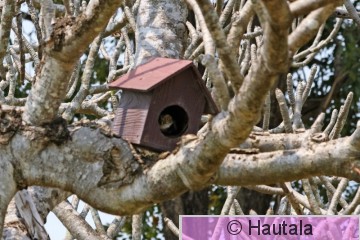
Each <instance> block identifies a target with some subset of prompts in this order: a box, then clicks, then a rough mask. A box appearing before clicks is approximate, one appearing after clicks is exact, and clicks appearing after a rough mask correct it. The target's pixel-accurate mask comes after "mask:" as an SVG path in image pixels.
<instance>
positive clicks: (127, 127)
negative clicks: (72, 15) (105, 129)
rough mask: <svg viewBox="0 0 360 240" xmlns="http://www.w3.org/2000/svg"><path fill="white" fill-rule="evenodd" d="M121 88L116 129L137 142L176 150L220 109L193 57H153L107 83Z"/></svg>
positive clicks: (157, 147)
mask: <svg viewBox="0 0 360 240" xmlns="http://www.w3.org/2000/svg"><path fill="white" fill-rule="evenodd" d="M109 87H110V88H113V89H114V88H115V89H121V90H122V94H121V99H120V103H119V106H118V108H117V109H116V111H115V119H114V123H113V129H112V130H113V133H114V134H115V135H117V136H120V137H122V138H123V139H126V140H128V141H130V142H131V143H133V144H138V145H141V146H145V147H149V148H152V149H155V150H161V151H163V150H172V149H173V148H174V147H175V146H176V143H177V142H178V141H179V140H180V137H181V135H183V134H195V133H196V132H197V131H198V130H199V128H200V124H201V115H202V114H216V113H217V112H218V109H217V107H216V105H215V103H214V101H213V99H212V97H211V95H210V93H209V91H208V90H207V88H206V86H205V84H204V82H203V81H202V79H201V76H200V74H199V72H198V70H197V68H196V67H195V66H194V65H193V63H192V62H191V61H188V60H179V59H169V58H153V59H151V60H150V61H149V62H147V63H145V64H143V65H140V66H138V67H137V68H135V69H133V70H131V71H130V72H129V73H128V74H126V75H123V76H121V77H120V78H119V79H116V80H115V81H113V82H111V83H110V84H109Z"/></svg>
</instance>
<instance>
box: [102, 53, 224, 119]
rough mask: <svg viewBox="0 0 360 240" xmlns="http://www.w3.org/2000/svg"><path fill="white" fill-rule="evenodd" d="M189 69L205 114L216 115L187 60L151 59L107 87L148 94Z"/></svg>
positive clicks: (197, 76)
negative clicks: (198, 91) (202, 101)
mask: <svg viewBox="0 0 360 240" xmlns="http://www.w3.org/2000/svg"><path fill="white" fill-rule="evenodd" d="M189 68H190V69H191V70H192V71H193V72H194V73H195V74H194V77H195V80H196V81H197V82H198V84H199V85H200V88H201V89H202V90H203V94H204V95H205V97H206V100H207V104H206V110H205V112H207V113H212V114H215V113H217V112H218V109H217V107H216V104H215V103H214V101H213V99H212V97H211V95H210V93H209V91H208V90H207V89H206V86H205V84H204V83H203V82H202V79H201V76H200V73H199V72H198V70H197V69H196V67H195V66H194V64H193V63H192V61H189V60H180V59H171V58H153V59H151V60H150V61H148V62H147V63H145V64H142V65H140V66H138V67H137V68H135V69H132V70H130V72H129V73H127V74H125V75H123V76H121V77H120V78H118V79H116V80H115V81H113V82H111V83H110V84H109V85H108V86H109V87H110V88H119V89H127V90H133V91H138V92H148V91H151V90H152V89H154V88H155V87H157V86H159V85H160V84H162V83H163V82H165V81H167V80H169V79H171V78H172V77H173V76H175V75H177V74H178V73H180V72H182V71H184V70H187V69H189ZM194 83H195V82H194ZM195 84H196V83H195Z"/></svg>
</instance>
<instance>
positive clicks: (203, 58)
mask: <svg viewBox="0 0 360 240" xmlns="http://www.w3.org/2000/svg"><path fill="white" fill-rule="evenodd" d="M1 4H2V5H1V7H2V9H1V30H0V60H1V61H0V62H1V63H3V64H0V77H1V82H0V103H1V109H0V113H1V114H0V116H1V118H0V120H1V122H0V124H1V125H0V126H1V128H0V131H1V134H0V143H1V145H0V156H1V158H0V163H1V168H0V182H1V183H2V184H1V186H2V187H1V188H0V226H1V227H0V231H3V230H4V233H3V237H4V238H11V237H13V238H16V237H19V236H23V237H25V236H27V237H29V238H37V239H43V238H47V234H46V232H45V231H44V229H43V226H42V223H43V222H44V218H45V217H46V216H47V214H48V213H49V211H51V210H53V211H54V212H55V213H56V214H57V216H58V217H59V218H60V219H61V220H62V222H63V223H64V225H65V226H66V227H67V228H68V230H69V231H70V233H71V234H72V236H73V237H74V238H76V239H99V238H106V239H108V238H113V237H114V236H116V234H117V231H116V229H117V227H118V226H119V225H120V224H121V223H122V222H123V221H122V220H123V219H122V218H117V219H116V220H115V221H114V224H112V225H110V226H109V229H108V232H106V231H105V230H104V228H103V226H102V224H101V222H100V221H95V223H96V227H97V230H96V231H95V230H93V229H91V228H90V227H89V225H87V224H86V222H84V221H83V219H82V218H81V216H80V215H79V214H77V213H76V211H75V210H74V208H73V206H71V205H70V204H69V203H68V202H66V201H65V202H64V200H65V199H66V198H67V197H68V196H70V195H71V194H75V195H77V196H78V197H79V198H80V199H82V200H83V201H85V202H86V203H88V204H89V205H90V206H91V211H92V214H93V216H94V219H95V220H98V218H97V217H96V216H97V215H96V211H95V209H98V210H101V211H104V212H108V213H112V214H115V215H119V216H125V215H133V218H132V219H133V237H134V239H140V235H141V231H139V228H140V225H141V224H140V223H141V217H140V215H136V214H139V213H141V212H143V211H144V210H146V209H148V208H149V207H150V206H152V205H153V204H154V203H161V202H164V201H165V200H169V199H173V198H175V197H177V196H179V195H181V194H182V193H184V192H187V191H189V190H191V191H195V190H200V189H204V188H205V187H207V186H210V185H211V184H216V185H222V186H246V187H247V188H249V189H254V190H257V191H260V192H264V193H267V194H277V195H279V196H283V198H282V201H281V202H280V204H281V208H280V210H279V211H280V212H279V211H278V212H276V213H288V214H290V213H292V211H291V209H293V210H294V211H295V213H296V214H303V213H304V208H305V209H307V210H306V211H309V212H311V213H314V214H349V213H354V212H355V213H357V212H358V211H359V208H358V207H357V206H358V203H359V199H360V191H357V192H356V195H355V196H354V198H353V199H352V200H351V203H347V202H346V200H344V199H343V198H342V197H341V193H342V192H343V191H344V189H345V188H346V187H347V186H348V184H349V181H350V180H354V181H359V179H360V177H359V176H360V166H359V164H360V162H359V153H360V127H359V124H358V126H357V129H356V130H355V131H354V132H353V133H352V134H351V136H348V137H342V136H341V135H340V132H341V130H342V128H343V127H344V125H345V120H346V117H347V115H348V112H349V111H350V110H349V109H350V105H351V101H352V98H353V93H351V92H350V93H349V94H348V97H347V99H346V101H345V102H344V103H343V105H342V106H341V108H340V109H339V110H338V111H337V110H336V111H333V113H332V117H331V122H330V123H329V124H328V125H327V127H326V129H325V130H322V126H323V121H324V117H325V114H324V113H321V114H320V115H319V116H317V118H316V120H315V121H314V122H313V124H312V126H311V127H309V126H307V125H304V123H303V121H302V118H301V110H302V107H303V105H304V103H305V101H306V99H307V97H308V94H309V91H310V88H311V85H312V83H313V81H314V77H315V74H316V71H317V67H316V66H313V67H312V68H311V71H309V73H308V74H307V75H308V79H307V82H306V83H305V84H304V83H301V82H298V83H297V87H296V91H295V93H294V89H293V87H294V81H293V79H292V76H291V74H288V73H289V72H290V70H291V69H290V67H292V68H293V69H292V70H294V69H298V68H301V67H303V66H305V65H306V64H308V63H309V62H310V61H311V60H312V59H314V57H315V55H316V52H318V51H319V50H320V49H322V48H323V47H325V46H326V44H327V43H329V42H330V41H331V40H334V39H335V37H336V33H337V31H338V29H339V28H340V26H341V20H340V19H338V20H337V21H336V23H335V26H334V28H333V29H332V30H331V33H330V34H329V35H328V36H326V37H323V36H322V33H323V28H322V26H323V24H325V22H326V21H327V19H329V18H330V17H332V16H333V15H334V14H335V15H336V14H343V15H344V14H345V15H346V16H348V17H350V18H352V19H353V20H354V22H356V23H357V24H359V17H358V15H357V12H356V9H355V7H354V5H353V4H352V3H351V2H350V1H349V0H346V1H338V0H336V1H335V0H333V1H329V0H328V1H323V0H319V1H307V0H304V1H282V0H268V1H258V0H256V1H239V0H229V1H226V2H224V1H221V0H219V1H216V5H213V4H212V3H211V2H210V1H208V0H197V1H194V0H186V2H184V1H165V0H156V1H155V0H142V1H108V0H103V1H96V0H90V1H82V2H81V4H80V1H75V0H74V1H71V0H70V1H69V0H64V1H52V0H44V1H37V0H27V1H26V3H24V1H20V0H19V1H10V0H3V1H1ZM21 4H24V5H23V6H25V5H26V6H27V10H24V11H22V12H21V8H20V7H21ZM342 4H344V5H345V8H346V11H344V10H343V9H339V8H337V7H339V6H341V5H342ZM119 8H120V9H121V13H120V12H119V13H118V9H119ZM20 13H21V14H20ZM117 13H118V14H117ZM120 15H121V17H119V16H120ZM188 16H189V18H188ZM187 18H188V19H187ZM25 21H31V23H32V24H33V25H34V28H35V29H36V31H35V32H34V34H35V36H36V39H37V42H35V43H34V42H31V41H29V39H28V38H26V37H25V34H23V31H24V30H25V29H24V27H23V25H22V23H23V22H25ZM358 26H359V25H358ZM11 32H13V33H15V36H12V35H10V33H11ZM114 36H115V39H114V38H112V39H113V41H115V45H114V46H115V47H114V48H113V49H112V50H111V51H110V50H109V49H106V47H105V46H104V44H105V43H106V42H107V41H108V39H110V38H111V37H114ZM321 39H323V40H322V41H320V40H321ZM336 41H341V39H337V40H336ZM339 44H341V43H339ZM120 55H123V57H124V60H123V62H122V64H121V66H120V64H118V59H119V56H120ZM154 56H162V57H171V58H184V59H191V60H193V61H194V62H195V64H197V65H199V67H201V66H200V65H203V66H205V67H206V70H205V72H204V79H205V80H206V83H207V85H208V86H209V87H210V88H211V92H212V96H213V98H214V100H215V102H216V103H217V105H218V107H219V109H221V112H220V113H219V114H218V115H216V116H206V117H204V119H205V118H206V121H207V123H206V124H205V125H204V127H202V128H201V129H200V130H199V133H198V135H197V136H196V137H194V136H191V137H190V136H184V137H182V140H181V141H180V143H179V149H176V150H174V151H173V152H171V153H170V154H167V155H166V154H158V153H151V152H149V151H147V150H142V149H139V148H137V147H134V146H132V145H131V144H130V143H128V142H126V141H124V140H122V139H121V138H117V137H115V136H113V135H112V134H111V130H110V129H111V128H110V125H111V119H112V117H113V113H112V109H113V108H114V107H115V106H116V104H117V98H116V94H115V93H114V92H112V91H111V90H109V89H108V87H107V83H109V82H111V81H113V80H114V79H115V77H117V76H119V75H121V74H123V73H125V72H127V71H128V70H129V69H131V68H133V67H135V66H138V65H140V64H142V63H144V62H146V61H148V60H149V58H151V57H154ZM96 59H102V61H106V62H107V64H108V69H109V70H108V71H107V73H106V77H104V78H101V79H100V78H99V76H97V74H95V73H97V72H96ZM27 64H31V65H32V66H33V69H34V71H33V72H30V71H31V67H29V65H27ZM286 74H288V75H286ZM105 78H106V79H105ZM79 80H81V81H80V82H78V81H79ZM284 82H287V84H286V85H285V86H287V91H286V95H287V97H288V99H289V100H288V101H289V103H287V102H286V99H285V96H284V93H283V92H282V91H281V90H279V89H277V90H275V96H276V99H277V101H278V103H279V108H280V112H281V116H282V122H283V123H282V124H281V125H279V126H278V127H276V128H273V129H269V116H270V104H269V103H270V97H269V96H270V95H272V94H273V91H274V88H275V86H276V84H278V83H284ZM120 101H121V100H120ZM108 102H109V103H111V104H112V107H111V106H110V107H109V106H108V104H106V103H108ZM321 111H324V109H322V110H321ZM86 118H91V119H94V121H89V120H86ZM261 118H262V119H263V121H262V125H261V127H258V126H256V125H257V124H258V123H259V121H260V119H261ZM149 153H150V157H149V156H148V155H149ZM144 154H147V156H146V161H145V160H144V159H145V156H144ZM160 159H161V161H160ZM328 176H332V177H328ZM299 179H302V180H301V184H302V189H298V191H296V190H294V188H293V186H291V184H290V182H291V181H294V180H299ZM273 184H277V185H275V186H274V185H273ZM336 185H337V186H336ZM321 187H323V188H325V189H326V191H327V193H328V196H329V198H328V199H327V201H328V204H324V203H323V201H324V200H322V199H321V198H320V197H319V189H320V188H321ZM24 189H27V190H24ZM238 190H239V187H228V191H227V201H226V202H225V204H224V206H223V208H222V214H227V213H229V211H230V209H231V207H232V206H233V209H235V210H232V211H235V212H236V213H241V207H240V205H239V204H238V202H237V201H234V197H235V193H237V192H238ZM302 191H303V192H304V194H302ZM74 206H76V202H74ZM284 206H285V207H284ZM87 211H89V209H87ZM87 211H84V214H85V213H87ZM281 211H282V212H281ZM172 220H174V219H172ZM167 223H168V226H171V222H170V221H168V220H167ZM173 227H174V226H173ZM172 229H174V228H172ZM174 231H175V232H176V229H175V230H174Z"/></svg>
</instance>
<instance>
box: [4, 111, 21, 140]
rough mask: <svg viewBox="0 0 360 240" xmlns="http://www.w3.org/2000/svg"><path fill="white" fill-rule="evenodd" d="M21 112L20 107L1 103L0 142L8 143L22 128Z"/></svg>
mask: <svg viewBox="0 0 360 240" xmlns="http://www.w3.org/2000/svg"><path fill="white" fill-rule="evenodd" d="M21 113H22V111H21V110H20V109H19V108H16V107H10V106H5V105H4V106H1V105H0V144H8V143H9V141H10V140H11V138H12V137H13V136H14V135H15V133H16V132H17V130H18V129H19V128H20V126H21V122H22V120H21Z"/></svg>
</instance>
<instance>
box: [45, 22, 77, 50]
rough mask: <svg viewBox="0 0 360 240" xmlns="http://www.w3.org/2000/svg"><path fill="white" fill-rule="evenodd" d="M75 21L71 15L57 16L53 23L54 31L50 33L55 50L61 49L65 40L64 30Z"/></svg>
mask: <svg viewBox="0 0 360 240" xmlns="http://www.w3.org/2000/svg"><path fill="white" fill-rule="evenodd" d="M74 22H75V18H74V17H71V16H67V17H62V18H57V19H56V22H55V24H54V31H53V32H52V34H51V40H52V41H51V42H50V43H53V45H54V46H53V49H54V50H55V51H61V49H62V48H63V43H64V41H65V35H66V30H67V29H69V28H70V27H71V26H72V25H73V24H74Z"/></svg>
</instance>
